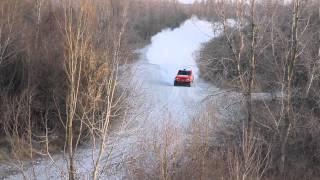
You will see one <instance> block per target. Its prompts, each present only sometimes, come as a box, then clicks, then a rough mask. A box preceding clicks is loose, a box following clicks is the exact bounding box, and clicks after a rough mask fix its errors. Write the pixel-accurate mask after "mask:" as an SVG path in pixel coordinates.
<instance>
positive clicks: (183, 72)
mask: <svg viewBox="0 0 320 180" xmlns="http://www.w3.org/2000/svg"><path fill="white" fill-rule="evenodd" d="M178 75H186V76H190V75H191V71H181V70H180V71H179V72H178Z"/></svg>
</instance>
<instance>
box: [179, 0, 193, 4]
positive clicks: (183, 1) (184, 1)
mask: <svg viewBox="0 0 320 180" xmlns="http://www.w3.org/2000/svg"><path fill="white" fill-rule="evenodd" d="M179 1H180V2H182V3H186V4H192V3H193V2H194V1H195V0H179Z"/></svg>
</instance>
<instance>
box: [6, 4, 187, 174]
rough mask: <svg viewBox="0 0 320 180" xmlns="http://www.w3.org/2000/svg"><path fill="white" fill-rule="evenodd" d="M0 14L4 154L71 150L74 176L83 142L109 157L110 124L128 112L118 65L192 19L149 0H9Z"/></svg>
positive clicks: (177, 8)
mask: <svg viewBox="0 0 320 180" xmlns="http://www.w3.org/2000/svg"><path fill="white" fill-rule="evenodd" d="M0 14H1V18H0V129H1V130H0V135H1V136H2V137H3V140H2V139H1V142H3V143H1V147H0V148H1V149H2V148H4V149H5V150H3V151H2V150H1V151H0V152H7V150H8V151H9V152H10V154H11V155H12V157H14V158H16V159H21V158H23V157H28V158H31V159H32V158H34V157H36V156H39V155H49V156H50V152H52V151H57V150H62V149H65V150H67V152H68V154H69V175H70V176H69V178H70V179H74V172H75V167H74V164H73V159H74V155H75V151H76V150H77V147H78V145H79V144H81V142H83V141H85V140H88V139H92V138H93V139H95V138H97V139H99V142H98V144H99V145H100V147H101V152H100V154H103V149H104V145H105V139H106V136H107V135H108V131H109V129H110V122H112V121H114V120H115V119H119V117H121V115H122V113H123V112H124V111H125V108H127V107H126V106H125V97H126V95H127V94H128V90H126V89H125V88H123V87H120V86H119V83H118V76H119V73H120V72H119V71H118V69H119V66H120V65H121V64H124V63H127V62H130V61H131V60H132V59H133V57H134V56H133V55H134V54H133V50H134V49H135V48H137V47H140V46H141V45H142V44H144V43H146V42H147V41H148V40H150V38H151V36H152V35H153V34H155V33H156V32H158V31H160V30H161V29H162V28H165V27H175V26H177V25H178V24H180V23H181V22H182V21H183V20H185V19H186V18H187V17H188V15H187V14H186V12H185V10H184V8H183V7H180V6H179V5H178V4H177V3H176V2H174V1H172V2H167V1H161V2H158V1H144V0H135V1H130V2H128V1H125V0H123V1H122V0H108V1H102V0H94V1H88V0H79V1H71V0H65V1H55V0H51V1H46V0H35V1H29V0H23V1H20V0H3V1H1V2H0ZM172 17H176V18H172ZM100 140H101V141H100ZM1 157H4V156H2V155H0V158H1ZM100 157H101V156H99V157H98V159H97V160H96V166H95V169H94V171H93V174H92V177H93V179H95V178H96V176H97V173H98V172H99V158H100ZM0 160H1V159H0Z"/></svg>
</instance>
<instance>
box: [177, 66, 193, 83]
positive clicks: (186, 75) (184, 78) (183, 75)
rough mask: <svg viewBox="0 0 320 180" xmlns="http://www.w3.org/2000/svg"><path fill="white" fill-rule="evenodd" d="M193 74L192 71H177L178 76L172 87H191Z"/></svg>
mask: <svg viewBox="0 0 320 180" xmlns="http://www.w3.org/2000/svg"><path fill="white" fill-rule="evenodd" d="M193 80H194V78H193V73H192V70H186V69H183V70H179V71H178V74H177V76H176V78H175V80H174V86H179V85H184V86H189V87H191V84H192V83H193Z"/></svg>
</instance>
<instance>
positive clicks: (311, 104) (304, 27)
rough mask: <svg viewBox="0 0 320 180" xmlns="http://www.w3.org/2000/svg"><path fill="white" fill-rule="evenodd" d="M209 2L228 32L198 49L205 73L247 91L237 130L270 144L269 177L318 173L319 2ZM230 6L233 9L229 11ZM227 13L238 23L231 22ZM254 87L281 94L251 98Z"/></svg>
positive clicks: (221, 83)
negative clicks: (260, 99)
mask: <svg viewBox="0 0 320 180" xmlns="http://www.w3.org/2000/svg"><path fill="white" fill-rule="evenodd" d="M212 2H214V5H215V6H213V7H212V8H215V9H216V12H217V15H218V17H220V18H221V22H222V24H223V26H224V35H223V36H221V37H218V38H217V39H213V40H212V41H211V42H209V43H208V44H207V45H206V46H205V47H204V48H203V50H202V52H201V53H200V57H199V66H200V71H201V74H202V76H203V77H204V78H205V79H207V80H210V81H211V82H213V83H214V84H217V85H218V86H220V87H228V88H233V89H237V90H238V91H240V92H241V93H242V94H243V96H244V101H243V110H244V112H246V113H245V114H246V118H245V119H242V120H240V119H239V123H240V122H245V123H244V124H245V125H244V126H240V127H241V129H242V130H241V131H240V132H243V133H247V134H252V133H253V134H254V138H255V139H261V140H262V141H263V142H264V144H266V145H267V147H271V151H270V152H271V153H270V158H271V164H270V166H269V168H268V169H267V170H266V173H265V176H264V177H265V178H271V179H274V178H276V177H279V178H280V177H281V179H311V178H315V177H319V174H318V172H319V170H318V169H319V163H318V162H319V156H318V152H319V144H318V143H317V141H318V139H319V132H320V131H319V128H318V127H319V123H318V119H319V117H320V114H319V100H320V94H319V92H318V91H317V90H318V89H319V86H318V85H319V82H320V81H319V79H317V78H314V77H318V71H317V69H318V62H319V46H320V44H319V28H320V22H319V19H320V16H319V13H320V12H319V2H318V1H303V0H294V1H292V2H291V3H287V4H283V3H282V2H279V1H270V2H269V1H268V3H267V2H260V1H254V0H252V1H250V3H244V1H240V0H239V1H234V2H233V3H230V4H229V3H226V2H223V1H212ZM230 8H233V9H234V11H233V12H235V13H234V14H227V13H225V12H228V13H230V11H228V9H230ZM216 18H217V17H216ZM228 18H235V20H237V22H238V24H237V25H236V26H235V27H229V26H226V24H225V23H223V22H226V19H228ZM257 91H258V92H261V91H262V92H272V93H277V94H278V95H277V96H278V98H277V99H274V100H272V101H271V99H270V101H267V102H265V101H257V100H253V99H252V98H251V94H252V92H257ZM250 122H252V123H250ZM242 140H243V141H244V140H245V138H242ZM240 147H242V146H240ZM265 151H266V150H263V151H262V152H265ZM240 154H242V155H243V156H244V155H245V154H243V153H240ZM243 160H244V159H243ZM259 179H260V178H259Z"/></svg>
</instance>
